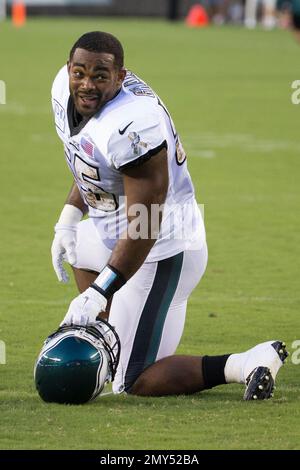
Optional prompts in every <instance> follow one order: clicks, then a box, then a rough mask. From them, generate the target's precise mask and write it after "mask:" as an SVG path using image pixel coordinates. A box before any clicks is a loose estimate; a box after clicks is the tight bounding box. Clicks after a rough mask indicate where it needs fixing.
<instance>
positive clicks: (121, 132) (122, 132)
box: [119, 121, 133, 135]
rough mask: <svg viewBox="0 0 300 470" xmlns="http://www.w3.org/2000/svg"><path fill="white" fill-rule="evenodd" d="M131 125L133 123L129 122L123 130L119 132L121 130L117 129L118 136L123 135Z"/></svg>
mask: <svg viewBox="0 0 300 470" xmlns="http://www.w3.org/2000/svg"><path fill="white" fill-rule="evenodd" d="M132 123H133V121H131V122H130V123H129V124H127V126H126V127H124V129H122V130H121V129H119V134H121V135H123V134H124V132H125V131H126V129H127V128H128V127H129V126H131V124H132Z"/></svg>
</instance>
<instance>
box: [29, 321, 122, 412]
mask: <svg viewBox="0 0 300 470" xmlns="http://www.w3.org/2000/svg"><path fill="white" fill-rule="evenodd" d="M119 357H120V340H119V337H118V335H117V333H116V332H115V330H114V328H113V327H112V326H111V325H110V324H109V323H108V322H106V321H104V320H99V321H97V322H96V323H93V324H90V325H87V326H79V325H71V326H66V325H64V326H61V327H60V328H58V330H57V331H55V332H54V333H52V334H51V335H50V336H49V337H48V338H47V339H46V341H45V343H44V346H43V348H42V350H41V352H40V354H39V356H38V358H37V361H36V363H35V367H34V380H35V385H36V388H37V391H38V393H39V395H40V397H41V398H42V400H44V401H46V402H56V403H69V404H80V403H86V402H87V401H89V400H92V399H94V398H95V397H96V396H98V395H99V394H100V393H101V391H102V390H103V387H104V385H105V384H106V383H107V382H111V381H113V379H114V376H115V373H116V369H117V366H118V362H119Z"/></svg>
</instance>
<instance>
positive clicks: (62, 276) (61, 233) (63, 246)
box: [51, 204, 83, 282]
mask: <svg viewBox="0 0 300 470" xmlns="http://www.w3.org/2000/svg"><path fill="white" fill-rule="evenodd" d="M82 216H83V213H82V212H81V210H80V209H78V208H77V207H75V206H72V205H71V204H66V205H65V206H64V208H63V210H62V212H61V215H60V218H59V220H58V222H57V224H56V225H55V237H54V240H53V243H52V247H51V254H52V264H53V268H54V271H55V272H56V275H57V278H58V280H59V281H60V282H68V281H69V276H68V273H67V271H66V270H65V269H64V267H63V261H67V262H68V263H69V264H71V265H73V264H75V263H76V251H75V248H76V234H77V225H78V223H79V222H80V220H81V219H82Z"/></svg>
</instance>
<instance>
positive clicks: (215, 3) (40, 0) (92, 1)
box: [0, 0, 300, 29]
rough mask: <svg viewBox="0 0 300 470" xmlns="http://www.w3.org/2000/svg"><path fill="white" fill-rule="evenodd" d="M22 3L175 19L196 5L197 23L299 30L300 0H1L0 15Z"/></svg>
mask: <svg viewBox="0 0 300 470" xmlns="http://www.w3.org/2000/svg"><path fill="white" fill-rule="evenodd" d="M22 4H23V5H25V6H26V9H27V13H28V15H30V16H38V15H77V16H78V15H80V16H83V15H85V16H90V15H102V16H107V15H108V16H123V17H124V16H125V17H126V16H135V17H137V16H138V17H161V18H167V19H169V20H171V21H177V20H182V19H184V18H186V17H187V16H188V15H189V14H191V12H192V9H193V7H194V17H193V18H192V19H191V21H192V22H194V25H198V26H203V25H206V24H208V23H212V24H217V25H223V24H244V25H245V26H246V27H247V28H255V27H256V26H257V25H261V26H262V27H263V28H265V29H272V28H275V27H281V28H289V27H293V28H296V29H297V28H298V23H297V21H294V17H295V16H296V17H297V19H298V15H300V0H201V1H199V2H197V1H195V0H143V1H139V0H26V1H18V0H0V16H1V17H4V16H5V15H7V14H9V15H10V14H11V12H12V9H13V8H14V7H15V6H16V5H17V7H19V6H20V5H22ZM195 7H196V9H195ZM199 7H201V10H200V9H199ZM197 9H198V19H197V18H196V16H197V14H196V11H197ZM201 11H202V17H201ZM199 15H200V16H199ZM203 15H204V16H203Z"/></svg>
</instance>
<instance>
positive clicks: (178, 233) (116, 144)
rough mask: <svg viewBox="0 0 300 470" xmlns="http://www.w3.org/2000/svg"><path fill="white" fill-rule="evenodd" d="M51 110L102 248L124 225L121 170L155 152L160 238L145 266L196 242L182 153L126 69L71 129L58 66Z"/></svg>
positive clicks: (199, 228)
mask: <svg viewBox="0 0 300 470" xmlns="http://www.w3.org/2000/svg"><path fill="white" fill-rule="evenodd" d="M52 107H53V112H54V118H55V125H56V130H57V133H58V136H59V137H60V139H61V140H62V142H63V144H64V149H65V157H66V161H67V164H68V165H69V168H70V170H71V171H72V173H73V176H74V179H75V181H76V183H77V185H78V188H79V190H80V193H81V195H82V197H83V199H84V201H85V203H86V204H87V205H88V207H89V217H90V218H92V220H93V222H94V224H95V226H96V228H97V230H98V233H99V235H100V237H101V239H102V240H103V242H104V243H105V245H106V246H107V247H108V248H109V249H113V247H114V245H115V243H116V241H117V240H118V239H119V238H120V237H122V234H123V236H124V233H126V228H127V217H126V213H125V200H124V186H123V175H122V171H123V170H124V169H126V168H130V167H131V166H136V165H139V164H142V162H143V161H146V160H148V159H149V158H155V156H154V155H155V154H157V153H158V152H159V151H160V150H161V149H162V148H166V149H167V153H168V169H169V187H168V193H167V198H166V201H165V204H164V210H163V219H162V224H161V229H160V234H159V237H158V240H157V241H156V243H155V244H154V246H153V248H152V249H151V251H150V254H149V255H148V257H147V260H146V261H147V262H151V261H158V260H160V259H164V258H168V257H170V256H173V255H175V254H176V253H179V252H181V251H183V250H186V249H188V248H189V247H190V246H191V244H192V243H193V242H194V241H195V240H197V239H198V240H199V239H200V240H202V241H203V243H204V241H205V229H204V224H203V220H202V216H201V213H200V210H199V208H198V205H197V203H196V201H195V196H194V188H193V185H192V182H191V178H190V175H189V172H188V169H187V164H186V155H185V153H184V150H183V147H182V145H181V142H180V139H179V136H178V134H177V133H176V130H175V127H174V124H173V121H172V119H171V117H170V115H169V113H168V111H167V109H166V108H165V106H164V104H163V103H162V101H161V100H160V99H159V97H158V96H157V95H156V94H155V93H154V92H153V90H152V89H151V88H150V87H149V86H148V85H147V84H146V83H145V82H143V81H142V80H141V79H139V78H138V77H137V76H136V75H134V74H133V73H132V72H129V71H128V72H127V74H126V78H125V80H124V82H123V85H122V88H121V90H120V92H119V93H118V94H117V95H116V96H115V97H114V98H113V99H112V100H110V101H109V102H108V103H106V104H105V105H104V107H103V108H102V109H101V110H100V111H99V112H98V113H97V114H95V115H94V116H93V117H91V118H90V119H89V120H86V121H82V122H81V123H80V124H79V125H78V126H77V127H75V128H74V127H73V121H72V113H73V110H74V104H73V100H72V99H71V97H70V92H69V77H68V71H67V66H64V67H63V68H62V69H61V70H60V71H59V73H58V74H57V76H56V78H55V80H54V83H53V87H52ZM143 230H144V233H145V234H147V233H148V230H147V229H146V228H145V227H140V232H141V236H143Z"/></svg>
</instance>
